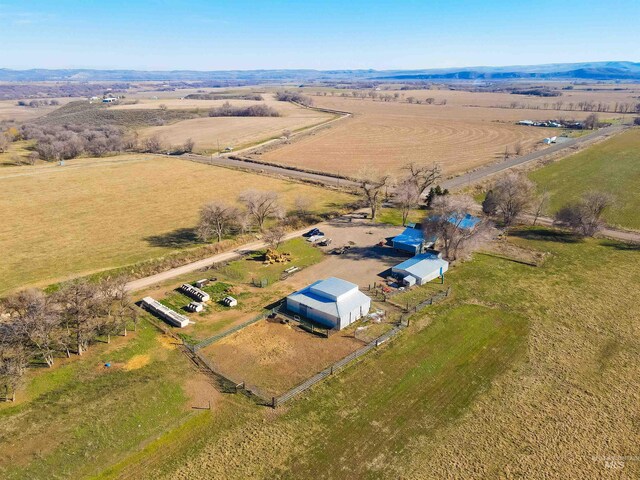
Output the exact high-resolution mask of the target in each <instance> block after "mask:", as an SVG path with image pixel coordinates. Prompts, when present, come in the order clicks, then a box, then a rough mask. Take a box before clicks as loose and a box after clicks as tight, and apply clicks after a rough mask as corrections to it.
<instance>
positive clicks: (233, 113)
mask: <svg viewBox="0 0 640 480" xmlns="http://www.w3.org/2000/svg"><path fill="white" fill-rule="evenodd" d="M209 116H210V117H279V116H280V113H279V112H278V111H277V110H276V109H275V108H273V107H270V106H268V105H264V104H263V105H249V106H247V107H236V106H234V105H231V103H229V102H224V103H223V104H222V105H221V106H219V107H216V108H212V109H211V110H209Z"/></svg>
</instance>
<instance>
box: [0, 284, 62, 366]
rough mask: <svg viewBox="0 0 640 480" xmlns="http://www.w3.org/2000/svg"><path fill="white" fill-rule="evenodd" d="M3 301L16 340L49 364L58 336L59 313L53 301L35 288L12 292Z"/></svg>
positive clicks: (51, 361) (52, 359)
mask: <svg viewBox="0 0 640 480" xmlns="http://www.w3.org/2000/svg"><path fill="white" fill-rule="evenodd" d="M3 303H4V305H3V307H4V310H5V311H6V312H7V313H9V315H10V326H11V328H12V330H13V333H14V338H15V340H17V341H19V342H20V344H21V345H23V346H24V347H25V348H27V349H28V350H29V351H31V352H33V355H34V356H35V357H40V358H41V359H42V360H43V361H44V362H45V363H46V364H47V366H48V367H52V366H53V361H54V355H55V352H56V349H57V347H58V345H59V336H60V315H59V311H58V310H57V308H56V306H55V304H54V303H53V302H51V301H50V299H49V298H48V297H47V296H46V295H45V294H44V293H43V292H42V291H40V290H35V289H29V290H23V291H21V292H19V293H16V294H14V295H11V296H9V297H8V298H7V299H6V300H5V301H4V302H3Z"/></svg>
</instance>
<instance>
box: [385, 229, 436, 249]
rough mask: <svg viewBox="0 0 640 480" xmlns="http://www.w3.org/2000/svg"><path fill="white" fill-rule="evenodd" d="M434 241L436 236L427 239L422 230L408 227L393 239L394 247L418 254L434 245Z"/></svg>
mask: <svg viewBox="0 0 640 480" xmlns="http://www.w3.org/2000/svg"><path fill="white" fill-rule="evenodd" d="M434 242H435V238H433V239H425V238H424V236H423V234H422V230H420V229H417V228H411V227H408V228H405V230H404V232H402V233H401V234H400V235H398V236H397V237H395V238H394V239H393V248H395V249H396V250H402V251H403V252H408V253H410V254H411V255H417V254H418V253H420V252H422V250H423V249H425V248H428V247H430V246H432V245H433V244H434Z"/></svg>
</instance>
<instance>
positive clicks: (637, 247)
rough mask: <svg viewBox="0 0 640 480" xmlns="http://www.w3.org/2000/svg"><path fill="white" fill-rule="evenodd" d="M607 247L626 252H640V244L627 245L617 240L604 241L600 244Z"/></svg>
mask: <svg viewBox="0 0 640 480" xmlns="http://www.w3.org/2000/svg"><path fill="white" fill-rule="evenodd" d="M600 244H601V245H603V246H605V247H610V248H615V249H616V250H622V251H626V252H640V243H625V242H621V241H616V240H603V241H601V242H600Z"/></svg>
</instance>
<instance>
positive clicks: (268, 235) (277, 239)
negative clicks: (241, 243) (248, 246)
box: [263, 225, 287, 250]
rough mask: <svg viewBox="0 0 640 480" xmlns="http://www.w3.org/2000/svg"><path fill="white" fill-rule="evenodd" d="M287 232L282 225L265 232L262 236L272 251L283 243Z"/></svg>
mask: <svg viewBox="0 0 640 480" xmlns="http://www.w3.org/2000/svg"><path fill="white" fill-rule="evenodd" d="M286 234H287V232H286V231H285V229H284V228H283V227H282V225H276V226H275V227H273V228H270V229H269V230H267V231H266V232H265V234H264V237H263V238H264V241H265V242H266V243H267V245H269V246H270V247H271V248H273V249H274V250H277V249H278V247H280V244H281V243H282V242H283V241H284V238H285V236H286Z"/></svg>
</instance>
